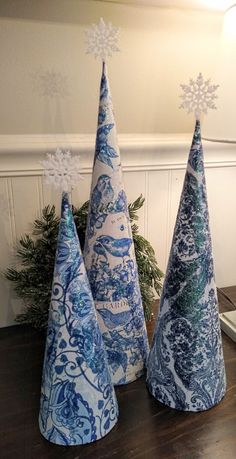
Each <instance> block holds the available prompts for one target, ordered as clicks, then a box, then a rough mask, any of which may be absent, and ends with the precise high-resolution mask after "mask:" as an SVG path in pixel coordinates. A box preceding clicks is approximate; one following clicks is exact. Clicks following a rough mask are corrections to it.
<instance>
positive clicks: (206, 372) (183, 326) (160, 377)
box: [147, 121, 226, 411]
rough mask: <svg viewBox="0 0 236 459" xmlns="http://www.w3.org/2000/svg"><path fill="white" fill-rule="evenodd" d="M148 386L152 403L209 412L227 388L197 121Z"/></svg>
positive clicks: (153, 348) (163, 294) (152, 349)
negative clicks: (152, 398) (156, 401)
mask: <svg viewBox="0 0 236 459" xmlns="http://www.w3.org/2000/svg"><path fill="white" fill-rule="evenodd" d="M147 385H148V388H149V391H150V392H151V394H152V395H153V396H154V397H155V398H156V399H157V400H159V401H160V402H162V403H164V404H165V405H168V406H170V407H172V408H176V409H178V410H185V411H203V410H207V409H209V408H211V407H212V406H214V405H215V404H217V403H218V402H219V401H220V400H221V399H222V397H223V396H224V394H225V390H226V382H225V367H224V359H223V354H222V343H221V332H220V325H219V314H218V304H217V294H216V286H215V280H214V268H213V258H212V247H211V236H210V229H209V217H208V205H207V194H206V184H205V174H204V163H203V150H202V144H201V131H200V121H196V126H195V132H194V136H193V142H192V146H191V150H190V154H189V159H188V164H187V171H186V175H185V181H184V186H183V191H182V195H181V199H180V206H179V211H178V215H177V221H176V226H175V230H174V237H173V242H172V248H171V252H170V258H169V263H168V267H167V272H166V278H165V281H164V286H163V292H162V295H161V300H160V313H159V316H158V318H157V322H156V327H155V332H154V337H153V342H152V346H151V351H150V356H149V362H148V370H147Z"/></svg>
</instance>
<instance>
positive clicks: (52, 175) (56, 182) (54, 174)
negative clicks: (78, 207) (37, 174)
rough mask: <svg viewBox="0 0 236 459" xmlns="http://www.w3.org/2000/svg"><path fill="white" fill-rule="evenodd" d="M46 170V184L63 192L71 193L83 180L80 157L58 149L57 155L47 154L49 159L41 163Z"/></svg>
mask: <svg viewBox="0 0 236 459" xmlns="http://www.w3.org/2000/svg"><path fill="white" fill-rule="evenodd" d="M40 164H41V165H42V166H43V168H44V176H45V182H46V183H47V184H48V185H53V186H54V187H55V188H58V189H60V190H61V191H66V192H69V191H71V189H72V187H73V186H75V185H77V184H78V180H80V179H81V178H83V177H82V176H81V175H80V159H79V156H71V152H70V151H69V150H68V151H65V152H63V151H62V150H61V149H60V148H57V149H56V151H55V153H53V154H51V153H48V154H47V159H45V160H44V161H40Z"/></svg>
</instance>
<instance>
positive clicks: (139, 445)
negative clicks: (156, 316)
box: [0, 287, 236, 459]
mask: <svg viewBox="0 0 236 459" xmlns="http://www.w3.org/2000/svg"><path fill="white" fill-rule="evenodd" d="M224 291H225V292H226V293H227V294H228V295H229V296H230V298H231V299H232V300H233V301H234V302H235V303H236V287H229V288H227V289H224ZM219 300H220V309H221V311H225V310H231V309H232V306H231V305H230V304H229V302H228V301H227V300H226V299H225V298H224V297H223V296H222V294H220V295H219ZM149 332H150V333H151V327H149ZM223 343H224V354H225V361H226V369H227V381H228V389H227V394H226V396H225V398H224V400H223V401H222V402H221V403H220V404H219V405H218V406H216V407H214V408H212V409H211V410H209V411H207V412H203V413H196V414H194V413H181V412H177V411H175V410H172V409H170V408H167V407H165V406H163V405H161V404H160V403H158V402H157V401H156V400H155V399H154V398H152V397H151V396H150V395H149V394H148V392H147V390H146V387H145V380H144V378H142V379H139V380H138V381H136V382H134V383H132V384H129V385H127V386H123V387H120V388H118V389H117V390H116V392H117V397H118V401H119V407H120V417H119V422H118V424H117V425H116V427H115V428H114V429H113V430H112V431H111V433H110V434H109V435H108V436H107V437H105V438H103V439H102V440H99V441H98V442H96V443H94V444H91V445H86V446H81V447H79V446H78V447H67V448H66V447H62V446H55V445H52V444H50V443H48V442H47V441H46V440H44V438H43V437H42V436H41V435H40V433H39V430H38V421H37V417H38V404H39V392H40V380H41V369H42V359H43V350H44V338H43V337H42V335H40V333H38V332H36V331H33V330H31V329H29V328H27V327H23V326H22V327H21V326H17V327H11V328H7V329H2V330H0V363H1V365H0V458H1V459H15V458H17V459H83V458H87V459H102V458H104V459H105V458H107V459H113V458H119V459H131V458H137V459H138V458H140V459H141V458H142V459H152V458H155V459H170V458H171V459H173V458H174V459H198V458H203V459H235V458H236V344H235V343H233V341H231V340H230V339H229V338H228V337H227V336H226V335H224V334H223Z"/></svg>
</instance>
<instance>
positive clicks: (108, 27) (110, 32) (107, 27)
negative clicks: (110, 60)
mask: <svg viewBox="0 0 236 459" xmlns="http://www.w3.org/2000/svg"><path fill="white" fill-rule="evenodd" d="M85 34H86V45H87V50H86V52H87V53H88V54H94V56H95V58H97V57H99V58H100V59H101V60H102V61H104V62H105V61H106V59H107V57H111V56H112V53H114V52H117V51H120V50H119V48H118V47H117V40H118V34H119V29H118V28H117V27H114V26H113V25H112V23H111V22H108V24H105V22H104V20H103V19H102V18H101V19H100V21H99V23H98V24H92V26H91V27H90V28H89V29H87V30H85Z"/></svg>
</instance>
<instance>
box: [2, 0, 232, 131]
mask: <svg viewBox="0 0 236 459" xmlns="http://www.w3.org/2000/svg"><path fill="white" fill-rule="evenodd" d="M101 16H102V17H103V18H104V20H105V21H112V22H113V23H114V25H116V26H119V27H120V28H121V34H120V48H121V50H122V52H121V53H117V54H116V55H115V56H114V57H113V59H112V60H111V61H110V62H109V75H110V82H111V88H112V93H113V102H114V107H115V113H116V121H117V125H118V131H119V132H120V133H130V132H133V133H138V132H140V133H148V132H150V133H156V132H162V133H166V132H171V133H180V132H190V131H191V130H192V118H191V117H188V116H187V115H186V114H185V113H184V112H183V111H179V109H178V106H179V98H178V95H179V92H180V90H179V84H180V83H181V82H186V81H187V80H188V78H189V77H191V76H194V75H196V74H197V73H198V72H199V71H202V72H203V74H204V75H206V76H207V77H208V76H211V75H212V74H213V71H214V65H215V61H216V56H217V50H218V41H219V37H220V30H221V25H222V19H223V16H222V15H221V14H219V13H213V12H212V13H210V12H200V11H192V10H180V9H176V10H175V9H166V8H154V7H145V8H144V7H135V6H131V5H130V6H128V5H121V4H112V3H103V2H98V1H90V0H86V1H82V0H81V1H80V0H30V1H29V0H7V1H6V0H0V62H1V72H0V134H32V133H33V134H38V133H43V134H45V133H64V132H67V133H92V132H94V130H95V126H96V117H97V103H98V85H99V79H100V70H101V69H100V63H99V62H98V61H96V60H94V58H93V57H92V56H90V55H86V54H85V52H84V29H85V28H86V27H88V26H89V25H90V24H91V23H93V22H97V21H98V20H99V18H100V17H101ZM53 74H54V76H53V77H52V75H53ZM45 79H46V81H47V89H48V91H49V92H50V91H51V95H45V94H44V91H45V86H44V85H45ZM52 80H54V81H52ZM55 80H56V83H55ZM42 81H44V83H42ZM55 84H56V87H55Z"/></svg>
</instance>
